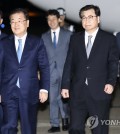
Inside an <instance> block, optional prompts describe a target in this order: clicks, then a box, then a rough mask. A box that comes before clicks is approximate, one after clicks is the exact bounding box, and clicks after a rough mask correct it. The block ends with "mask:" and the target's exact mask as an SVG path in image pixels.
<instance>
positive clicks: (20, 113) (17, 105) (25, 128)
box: [1, 98, 37, 134]
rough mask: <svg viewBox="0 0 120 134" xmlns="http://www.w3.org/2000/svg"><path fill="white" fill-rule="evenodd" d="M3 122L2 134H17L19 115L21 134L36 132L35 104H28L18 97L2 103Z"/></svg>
mask: <svg viewBox="0 0 120 134" xmlns="http://www.w3.org/2000/svg"><path fill="white" fill-rule="evenodd" d="M3 113H4V116H3V117H4V123H3V126H2V129H1V131H2V134H17V125H18V117H20V125H21V134H36V123H37V104H34V105H32V104H29V103H28V102H26V101H23V100H22V99H18V98H11V99H10V100H9V101H8V102H5V103H3Z"/></svg>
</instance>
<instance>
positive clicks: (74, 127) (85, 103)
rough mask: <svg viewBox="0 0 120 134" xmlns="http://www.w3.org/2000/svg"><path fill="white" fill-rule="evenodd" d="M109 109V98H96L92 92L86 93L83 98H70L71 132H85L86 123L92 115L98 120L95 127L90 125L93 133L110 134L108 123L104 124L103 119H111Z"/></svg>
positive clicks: (72, 133) (92, 117)
mask: <svg viewBox="0 0 120 134" xmlns="http://www.w3.org/2000/svg"><path fill="white" fill-rule="evenodd" d="M86 90H87V89H86ZM109 109H110V100H109V99H108V100H107V99H106V100H95V99H93V98H92V97H91V96H90V94H88V95H86V97H85V99H83V100H80V99H79V100H78V99H77V100H76V99H75V98H74V100H70V129H69V134H85V124H86V120H87V118H88V117H91V119H93V122H94V121H97V120H98V124H95V125H96V126H95V127H94V126H90V127H91V131H92V134H108V125H105V124H102V122H101V121H103V120H108V119H109ZM96 123H97V122H96ZM93 125H94V124H93ZM92 127H93V128H92Z"/></svg>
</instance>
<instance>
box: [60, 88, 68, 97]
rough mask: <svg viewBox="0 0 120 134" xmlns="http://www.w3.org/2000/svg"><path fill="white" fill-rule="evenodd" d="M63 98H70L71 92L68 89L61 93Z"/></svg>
mask: <svg viewBox="0 0 120 134" xmlns="http://www.w3.org/2000/svg"><path fill="white" fill-rule="evenodd" d="M61 94H62V97H63V98H69V90H68V89H62V91H61Z"/></svg>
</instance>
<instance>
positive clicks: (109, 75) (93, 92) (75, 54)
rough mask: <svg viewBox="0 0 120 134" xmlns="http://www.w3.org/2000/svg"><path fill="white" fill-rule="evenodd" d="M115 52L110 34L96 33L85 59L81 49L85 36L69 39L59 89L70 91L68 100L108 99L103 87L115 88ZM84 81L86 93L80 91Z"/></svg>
mask: <svg viewBox="0 0 120 134" xmlns="http://www.w3.org/2000/svg"><path fill="white" fill-rule="evenodd" d="M117 65H118V51H117V45H116V39H115V37H114V36H113V35H112V34H109V33H107V32H105V31H102V30H100V29H99V31H98V33H97V35H96V38H95V41H94V44H93V47H92V50H91V53H90V56H89V59H87V55H86V49H85V33H84V32H81V33H77V34H76V35H74V36H72V38H71V41H70V48H69V52H68V55H67V59H66V63H65V67H64V72H63V78H62V89H69V90H70V98H74V99H75V98H76V99H81V98H83V97H84V95H85V94H86V93H87V94H88V95H90V96H91V97H92V98H94V99H96V100H97V99H99V100H103V99H109V98H110V96H111V95H108V94H106V93H105V92H104V87H105V84H111V85H113V86H114V85H115V83H116V77H117ZM86 78H87V79H88V91H84V90H83V87H84V85H85V80H86Z"/></svg>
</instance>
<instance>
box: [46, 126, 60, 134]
mask: <svg viewBox="0 0 120 134" xmlns="http://www.w3.org/2000/svg"><path fill="white" fill-rule="evenodd" d="M55 132H60V127H51V128H50V129H49V130H48V133H55Z"/></svg>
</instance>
